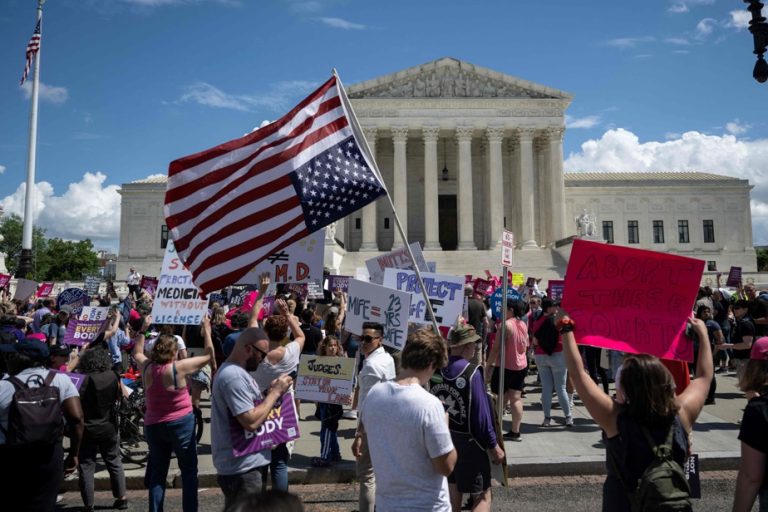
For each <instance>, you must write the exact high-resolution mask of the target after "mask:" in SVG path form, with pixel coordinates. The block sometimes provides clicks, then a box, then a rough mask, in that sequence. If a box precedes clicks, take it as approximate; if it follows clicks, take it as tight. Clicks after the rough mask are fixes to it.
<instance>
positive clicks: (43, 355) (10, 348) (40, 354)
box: [0, 338, 50, 362]
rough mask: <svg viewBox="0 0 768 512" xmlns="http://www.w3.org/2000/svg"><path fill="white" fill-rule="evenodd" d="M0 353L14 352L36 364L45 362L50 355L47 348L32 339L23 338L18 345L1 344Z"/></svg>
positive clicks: (42, 343)
mask: <svg viewBox="0 0 768 512" xmlns="http://www.w3.org/2000/svg"><path fill="white" fill-rule="evenodd" d="M0 352H6V353H8V352H16V353H17V354H22V355H25V356H27V357H28V358H30V359H32V360H33V361H38V362H44V361H46V360H47V359H48V357H49V355H50V352H49V351H48V346H47V345H46V344H45V343H44V342H42V341H40V340H37V339H34V338H25V339H23V340H21V341H20V342H18V343H9V344H2V345H0Z"/></svg>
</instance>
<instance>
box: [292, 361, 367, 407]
mask: <svg viewBox="0 0 768 512" xmlns="http://www.w3.org/2000/svg"><path fill="white" fill-rule="evenodd" d="M355 361H356V359H354V358H351V357H326V356H315V355H310V354H302V355H301V362H300V363H299V368H298V375H297V377H296V398H299V399H301V400H311V401H313V402H322V403H326V404H340V405H346V404H348V403H350V402H351V400H352V376H353V375H354V374H355Z"/></svg>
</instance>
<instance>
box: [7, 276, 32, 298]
mask: <svg viewBox="0 0 768 512" xmlns="http://www.w3.org/2000/svg"><path fill="white" fill-rule="evenodd" d="M36 291H37V282H36V281H32V280H30V279H23V278H19V279H17V280H16V291H15V292H14V294H13V298H14V300H21V301H25V302H26V300H27V299H29V298H30V297H31V296H32V294H33V293H35V292H36Z"/></svg>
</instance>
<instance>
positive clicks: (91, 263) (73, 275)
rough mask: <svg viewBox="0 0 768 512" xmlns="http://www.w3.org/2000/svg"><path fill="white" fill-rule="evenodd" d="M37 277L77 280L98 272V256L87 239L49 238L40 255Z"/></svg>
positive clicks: (47, 279) (54, 279)
mask: <svg viewBox="0 0 768 512" xmlns="http://www.w3.org/2000/svg"><path fill="white" fill-rule="evenodd" d="M40 267H43V268H44V271H43V272H39V273H38V275H39V279H40V280H45V281H78V280H80V279H83V276H84V275H86V274H98V271H99V257H98V256H97V255H96V252H95V251H94V250H93V243H92V242H91V241H90V240H89V239H87V238H86V239H85V240H80V241H79V242H71V241H69V240H62V239H61V238H51V239H50V240H48V243H47V244H46V248H45V253H44V254H42V255H41V257H40Z"/></svg>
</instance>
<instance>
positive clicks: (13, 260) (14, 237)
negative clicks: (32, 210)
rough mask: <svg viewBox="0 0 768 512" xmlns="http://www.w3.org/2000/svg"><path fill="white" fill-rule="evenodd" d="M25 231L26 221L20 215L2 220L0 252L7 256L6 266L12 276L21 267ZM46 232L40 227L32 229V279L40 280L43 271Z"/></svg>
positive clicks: (8, 216)
mask: <svg viewBox="0 0 768 512" xmlns="http://www.w3.org/2000/svg"><path fill="white" fill-rule="evenodd" d="M23 231H24V221H22V219H21V217H19V216H18V215H7V216H5V217H2V218H0V235H3V241H2V242H0V252H4V253H5V254H6V258H5V266H6V267H8V270H9V271H10V272H11V274H14V275H15V274H16V270H17V269H18V267H19V256H20V255H21V239H22V234H23ZM46 245H47V244H46V239H45V230H44V229H42V228H38V227H33V228H32V276H31V278H32V279H39V278H40V277H39V276H40V275H41V271H42V272H44V271H45V270H46V269H45V268H44V266H43V268H41V265H40V264H41V263H42V262H41V261H40V259H41V256H42V255H43V254H44V253H45V252H46Z"/></svg>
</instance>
